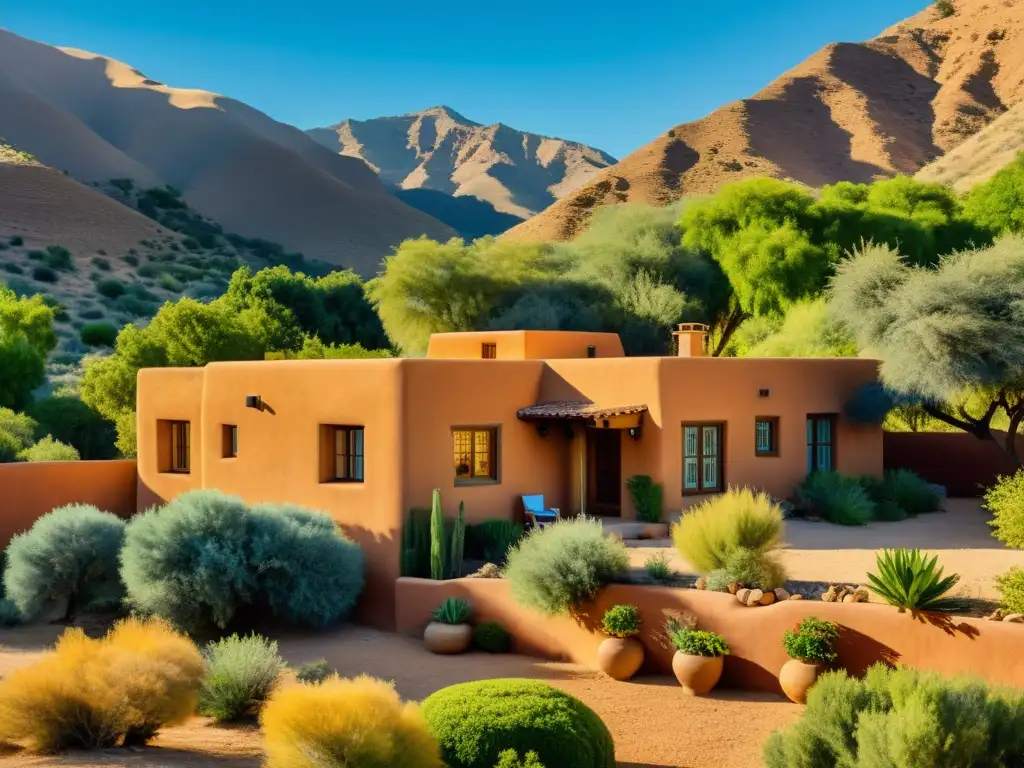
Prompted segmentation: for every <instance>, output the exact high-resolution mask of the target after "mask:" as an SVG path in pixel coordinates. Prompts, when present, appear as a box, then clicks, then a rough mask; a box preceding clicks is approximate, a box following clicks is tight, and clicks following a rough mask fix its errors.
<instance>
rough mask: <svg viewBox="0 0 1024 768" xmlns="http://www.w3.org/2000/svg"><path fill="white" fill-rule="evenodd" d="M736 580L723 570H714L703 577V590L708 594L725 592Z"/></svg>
mask: <svg viewBox="0 0 1024 768" xmlns="http://www.w3.org/2000/svg"><path fill="white" fill-rule="evenodd" d="M734 581H736V579H734V578H733V577H732V574H731V573H729V571H727V570H726V569H725V568H716V569H715V570H713V571H710V572H709V573H708V574H707V575H706V576H705V577H704V588H705V589H706V590H708V591H709V592H727V591H728V590H729V585H730V584H732V583H733V582H734Z"/></svg>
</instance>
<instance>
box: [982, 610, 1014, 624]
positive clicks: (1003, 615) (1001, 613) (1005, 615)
mask: <svg viewBox="0 0 1024 768" xmlns="http://www.w3.org/2000/svg"><path fill="white" fill-rule="evenodd" d="M985 618H986V619H987V620H988V621H1008V622H1010V623H1011V624H1024V613H1010V612H1009V611H1007V610H1005V609H1003V608H996V610H994V611H992V613H990V614H989V615H988V616H986V617H985Z"/></svg>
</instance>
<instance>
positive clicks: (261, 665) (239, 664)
mask: <svg viewBox="0 0 1024 768" xmlns="http://www.w3.org/2000/svg"><path fill="white" fill-rule="evenodd" d="M203 659H204V661H205V662H206V674H205V676H204V677H203V687H202V688H200V690H199V712H200V713H201V714H204V715H207V716H209V717H212V718H213V719H214V720H216V721H217V722H218V723H224V722H235V721H238V720H245V719H255V718H256V717H257V716H258V715H259V710H260V708H261V707H262V706H263V703H264V702H265V701H266V700H267V698H268V697H269V696H270V693H271V691H273V689H274V686H275V685H276V684H277V680H278V677H279V676H280V674H281V671H282V670H283V669H284V662H283V661H282V660H281V657H280V656H278V654H277V641H275V640H267V639H266V638H264V637H261V636H259V635H249V636H247V637H239V636H238V635H231V636H230V637H226V638H224V639H223V640H218V641H216V642H213V643H210V644H209V645H208V646H206V648H204V649H203Z"/></svg>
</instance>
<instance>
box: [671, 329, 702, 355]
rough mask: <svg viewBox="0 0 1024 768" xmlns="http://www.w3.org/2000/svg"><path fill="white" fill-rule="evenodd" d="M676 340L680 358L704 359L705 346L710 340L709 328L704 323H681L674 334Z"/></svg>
mask: <svg viewBox="0 0 1024 768" xmlns="http://www.w3.org/2000/svg"><path fill="white" fill-rule="evenodd" d="M672 335H673V336H675V338H676V348H677V349H678V350H679V352H678V354H679V357H704V344H705V342H706V341H707V338H708V327H707V326H706V325H704V324H703V323H680V324H679V329H678V330H676V331H673V332H672Z"/></svg>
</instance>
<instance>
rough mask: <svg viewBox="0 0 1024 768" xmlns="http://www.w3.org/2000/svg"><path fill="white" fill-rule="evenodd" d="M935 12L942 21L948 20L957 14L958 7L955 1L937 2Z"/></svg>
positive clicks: (938, 0) (941, 0) (942, 0)
mask: <svg viewBox="0 0 1024 768" xmlns="http://www.w3.org/2000/svg"><path fill="white" fill-rule="evenodd" d="M935 12H936V13H937V14H938V15H939V18H940V19H948V18H949V17H950V16H952V15H953V14H955V13H956V6H955V5H954V4H953V0H935Z"/></svg>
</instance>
